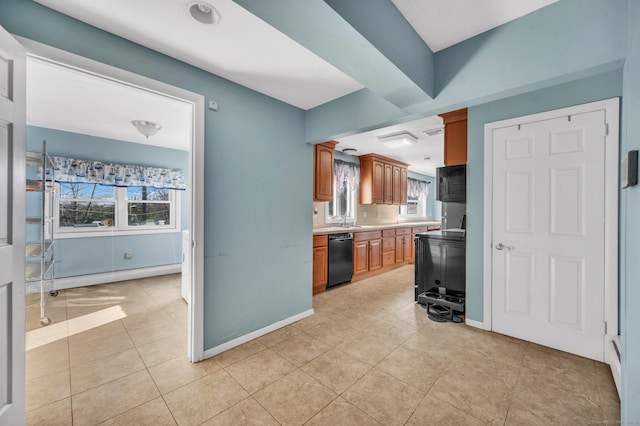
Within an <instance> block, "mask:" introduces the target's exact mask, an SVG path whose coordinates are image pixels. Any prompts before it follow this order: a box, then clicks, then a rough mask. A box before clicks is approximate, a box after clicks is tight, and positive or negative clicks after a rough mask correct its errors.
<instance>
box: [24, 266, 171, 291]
mask: <svg viewBox="0 0 640 426" xmlns="http://www.w3.org/2000/svg"><path fill="white" fill-rule="evenodd" d="M180 272H182V263H175V264H171V265H160V266H152V267H149V268H137V269H127V270H124V271H113V272H105V273H101V274H90V275H79V276H77V277H67V278H56V280H55V288H56V290H65V289H68V288H76V287H85V286H89V285H97V284H106V283H113V282H118V281H126V280H136V279H138V278H147V277H155V276H158V275H168V274H176V273H180ZM39 292H40V283H39V282H33V283H29V284H27V293H39Z"/></svg>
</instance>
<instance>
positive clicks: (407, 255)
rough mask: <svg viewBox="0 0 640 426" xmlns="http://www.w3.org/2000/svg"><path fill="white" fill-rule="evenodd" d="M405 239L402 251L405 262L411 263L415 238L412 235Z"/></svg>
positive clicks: (406, 236)
mask: <svg viewBox="0 0 640 426" xmlns="http://www.w3.org/2000/svg"><path fill="white" fill-rule="evenodd" d="M403 238H404V240H403V246H402V251H403V254H404V259H403V260H407V261H411V259H412V253H411V248H412V247H413V238H412V236H411V234H409V235H405V236H404V237H403Z"/></svg>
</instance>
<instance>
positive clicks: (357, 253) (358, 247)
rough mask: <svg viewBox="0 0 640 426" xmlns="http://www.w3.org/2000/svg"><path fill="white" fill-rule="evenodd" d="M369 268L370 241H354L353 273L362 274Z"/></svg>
mask: <svg viewBox="0 0 640 426" xmlns="http://www.w3.org/2000/svg"><path fill="white" fill-rule="evenodd" d="M368 270H369V241H356V242H354V243H353V274H354V275H357V274H362V273H363V272H367V271H368Z"/></svg>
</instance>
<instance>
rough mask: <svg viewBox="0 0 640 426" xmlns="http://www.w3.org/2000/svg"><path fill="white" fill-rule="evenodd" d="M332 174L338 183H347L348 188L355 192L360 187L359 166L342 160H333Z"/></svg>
mask: <svg viewBox="0 0 640 426" xmlns="http://www.w3.org/2000/svg"><path fill="white" fill-rule="evenodd" d="M333 173H334V175H335V177H336V180H337V181H338V182H347V185H349V188H351V189H353V190H354V191H357V190H358V188H359V187H360V166H359V165H358V164H355V163H349V162H347V161H342V160H337V159H336V160H333Z"/></svg>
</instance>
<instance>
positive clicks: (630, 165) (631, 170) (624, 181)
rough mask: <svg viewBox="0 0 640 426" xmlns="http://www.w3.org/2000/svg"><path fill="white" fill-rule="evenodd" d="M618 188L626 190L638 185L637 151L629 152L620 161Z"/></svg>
mask: <svg viewBox="0 0 640 426" xmlns="http://www.w3.org/2000/svg"><path fill="white" fill-rule="evenodd" d="M621 168H622V170H621V171H620V172H621V173H620V175H621V176H620V187H622V188H628V187H630V186H633V185H636V184H637V183H638V151H637V150H636V151H629V152H627V155H625V156H624V158H623V159H622V167H621Z"/></svg>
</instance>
